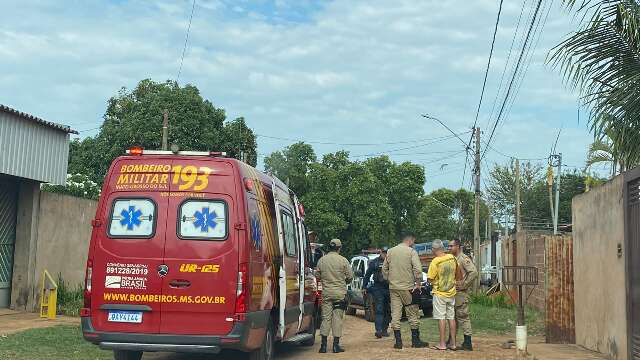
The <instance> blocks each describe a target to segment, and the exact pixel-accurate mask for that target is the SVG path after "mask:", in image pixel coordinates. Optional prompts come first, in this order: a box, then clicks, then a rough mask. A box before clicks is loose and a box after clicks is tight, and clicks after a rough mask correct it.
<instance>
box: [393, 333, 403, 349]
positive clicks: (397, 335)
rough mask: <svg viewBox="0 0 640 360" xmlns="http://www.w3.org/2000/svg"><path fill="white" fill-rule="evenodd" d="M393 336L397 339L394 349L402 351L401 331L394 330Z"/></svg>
mask: <svg viewBox="0 0 640 360" xmlns="http://www.w3.org/2000/svg"><path fill="white" fill-rule="evenodd" d="M393 336H394V337H395V338H396V343H395V344H393V348H394V349H402V333H401V332H400V330H393Z"/></svg>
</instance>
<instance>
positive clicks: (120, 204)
mask: <svg viewBox="0 0 640 360" xmlns="http://www.w3.org/2000/svg"><path fill="white" fill-rule="evenodd" d="M155 227H156V204H155V203H154V202H153V201H152V200H151V199H144V198H127V199H125V198H119V199H115V200H114V201H113V206H112V207H111V216H110V219H109V236H110V237H113V238H150V237H152V236H153V233H154V232H155Z"/></svg>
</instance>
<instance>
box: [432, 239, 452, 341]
mask: <svg viewBox="0 0 640 360" xmlns="http://www.w3.org/2000/svg"><path fill="white" fill-rule="evenodd" d="M431 249H432V250H433V253H434V254H435V255H436V257H435V258H434V259H433V260H432V261H431V264H430V265H429V271H428V272H427V278H428V279H429V282H430V283H431V285H432V287H433V290H432V292H431V293H432V294H433V318H434V319H436V320H438V328H439V330H440V344H438V345H437V346H435V348H436V349H437V350H447V344H446V340H447V339H446V332H447V322H448V323H449V333H450V336H451V341H452V342H451V343H452V344H454V346H453V347H452V348H451V350H455V343H456V320H455V310H454V305H455V296H456V278H457V276H456V274H457V272H458V262H457V261H456V258H455V257H454V256H453V255H451V254H447V253H445V249H444V245H443V244H442V240H434V241H433V243H432V244H431Z"/></svg>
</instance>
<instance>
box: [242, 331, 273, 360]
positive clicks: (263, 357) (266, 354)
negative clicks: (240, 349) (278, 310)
mask: <svg viewBox="0 0 640 360" xmlns="http://www.w3.org/2000/svg"><path fill="white" fill-rule="evenodd" d="M274 339H275V330H274V326H273V323H272V322H269V325H268V327H267V331H266V333H265V334H264V342H263V343H262V346H261V347H260V348H259V349H258V350H255V351H252V352H250V353H249V360H273V357H274V356H273V355H274V352H275V348H276V347H275V340H274Z"/></svg>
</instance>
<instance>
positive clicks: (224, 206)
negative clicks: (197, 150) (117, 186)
mask: <svg viewBox="0 0 640 360" xmlns="http://www.w3.org/2000/svg"><path fill="white" fill-rule="evenodd" d="M173 169H174V173H175V174H180V175H179V177H174V178H173V179H174V180H173V181H172V182H171V184H170V188H171V191H170V196H169V199H168V213H169V214H171V215H170V216H168V218H167V225H166V228H167V231H166V240H165V246H164V263H165V264H166V265H167V267H168V268H169V273H168V274H167V276H165V279H164V282H163V294H165V295H167V296H168V298H169V299H171V300H172V301H170V302H166V303H163V304H162V321H161V325H160V332H161V333H166V334H191V335H198V334H202V335H225V334H228V333H229V332H230V331H231V328H232V326H233V318H234V313H235V300H236V293H237V291H238V276H239V271H238V270H239V265H238V263H239V261H238V259H239V245H238V244H239V239H238V236H239V234H240V230H239V229H237V226H236V225H237V223H238V221H236V220H234V219H239V215H238V206H237V201H238V199H239V198H240V197H239V196H237V195H236V194H238V193H239V191H240V188H239V180H238V179H237V177H236V175H235V174H236V172H235V169H234V168H233V166H232V165H231V163H230V162H229V161H225V160H203V159H201V158H200V159H199V160H196V159H189V160H188V161H185V160H179V159H176V160H174V162H173ZM176 176H177V175H176ZM247 265H248V264H246V263H245V264H243V266H245V269H246V267H247ZM173 300H175V301H173Z"/></svg>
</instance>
